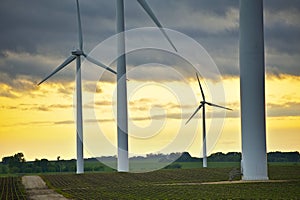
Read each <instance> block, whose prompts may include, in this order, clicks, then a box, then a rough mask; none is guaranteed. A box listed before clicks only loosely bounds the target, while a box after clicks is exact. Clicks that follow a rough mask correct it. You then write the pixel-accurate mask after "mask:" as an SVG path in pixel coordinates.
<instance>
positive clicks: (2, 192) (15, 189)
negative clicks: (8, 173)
mask: <svg viewBox="0 0 300 200" xmlns="http://www.w3.org/2000/svg"><path fill="white" fill-rule="evenodd" d="M0 199H1V200H12V199H22V200H23V199H27V198H26V195H25V190H24V188H23V186H22V183H21V177H16V176H14V177H0Z"/></svg>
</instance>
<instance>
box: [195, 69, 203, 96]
mask: <svg viewBox="0 0 300 200" xmlns="http://www.w3.org/2000/svg"><path fill="white" fill-rule="evenodd" d="M196 76H197V80H198V83H199V87H200V90H201V94H202V98H203V101H205V96H204V92H203V89H202V86H201V83H200V80H199V77H198V73H196Z"/></svg>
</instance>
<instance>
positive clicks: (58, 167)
mask: <svg viewBox="0 0 300 200" xmlns="http://www.w3.org/2000/svg"><path fill="white" fill-rule="evenodd" d="M241 157H242V154H241V153H240V152H229V153H222V152H218V153H214V154H211V155H210V156H209V157H208V158H207V159H208V162H240V161H241ZM152 158H155V159H159V160H160V161H161V162H164V161H168V160H170V159H172V160H175V159H174V158H178V159H177V160H176V162H201V161H202V159H201V158H195V157H192V156H191V155H190V154H189V153H188V152H184V153H171V154H167V155H166V154H149V155H147V156H146V157H142V156H139V157H133V158H131V159H132V160H143V159H152ZM267 158H268V162H300V154H299V152H278V151H277V152H270V153H268V156H267ZM105 159H109V160H110V159H113V160H114V159H116V157H115V156H112V157H105ZM85 160H86V163H88V162H94V161H97V159H96V158H89V159H85ZM176 162H175V164H176ZM106 168H107V167H106ZM104 169H105V166H104V165H103V164H102V163H100V162H98V163H97V164H96V165H86V166H85V171H104ZM75 171H76V160H75V159H72V160H60V157H59V156H58V157H57V160H55V161H49V160H47V159H45V158H44V159H41V160H39V159H35V160H34V161H26V160H25V157H24V154H23V153H16V154H14V155H13V156H7V157H3V158H2V162H1V163H0V174H15V173H45V172H75Z"/></svg>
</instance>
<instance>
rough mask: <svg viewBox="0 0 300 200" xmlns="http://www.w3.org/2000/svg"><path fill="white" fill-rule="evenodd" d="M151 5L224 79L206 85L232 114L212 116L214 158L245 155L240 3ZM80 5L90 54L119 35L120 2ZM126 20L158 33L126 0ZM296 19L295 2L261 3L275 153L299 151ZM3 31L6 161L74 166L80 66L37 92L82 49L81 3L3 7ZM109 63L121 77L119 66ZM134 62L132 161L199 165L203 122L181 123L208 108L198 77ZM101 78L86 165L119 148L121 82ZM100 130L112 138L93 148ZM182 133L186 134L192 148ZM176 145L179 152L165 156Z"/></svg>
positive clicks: (169, 64)
mask: <svg viewBox="0 0 300 200" xmlns="http://www.w3.org/2000/svg"><path fill="white" fill-rule="evenodd" d="M148 3H149V5H150V6H151V7H152V9H153V11H154V12H155V14H156V16H157V17H158V18H159V20H160V22H161V23H162V24H163V25H164V26H165V27H166V28H168V29H171V30H174V31H177V32H179V33H181V34H184V35H185V36H186V37H188V38H191V39H192V40H193V41H195V42H197V43H199V44H201V46H202V47H203V48H204V49H205V50H206V51H207V54H209V55H210V58H211V59H212V60H213V61H214V63H215V65H216V66H217V67H218V70H219V72H220V76H219V79H218V81H215V80H212V79H209V78H205V77H201V82H202V83H204V84H203V85H204V91H205V93H206V94H207V98H208V99H209V100H214V103H218V104H222V105H226V106H227V107H230V108H232V109H233V111H232V112H225V111H219V110H217V109H208V110H207V116H208V117H207V118H208V120H207V123H208V127H210V128H209V130H208V134H209V135H210V137H211V138H212V139H211V140H212V141H211V142H210V143H209V153H214V152H220V151H222V152H230V151H241V128H240V126H241V125H240V117H239V116H240V110H239V106H240V100H239V94H240V91H239V66H238V59H239V55H238V48H239V1H238V0H215V1H210V0H184V1H182V0H180V1H179V0H164V1H160V0H148ZM80 6H81V17H82V28H83V38H84V49H85V51H86V52H90V51H92V50H93V49H94V48H95V47H96V46H97V45H98V44H99V43H101V42H102V41H106V40H107V39H108V38H110V37H111V36H113V35H114V34H115V32H116V30H115V29H116V28H115V27H116V25H115V24H116V23H115V15H116V13H115V1H108V0H101V1H92V0H85V1H80ZM125 17H126V30H131V29H136V28H143V27H153V26H154V23H153V22H152V21H151V20H150V18H149V17H148V16H147V14H146V13H145V12H144V11H143V10H142V8H141V7H140V6H139V4H138V3H137V2H136V1H135V0H125ZM299 19H300V2H299V1H298V0H265V1H264V23H265V26H264V36H265V63H266V105H267V106H266V107H267V108H266V109H267V120H266V121H267V130H266V131H267V150H268V152H270V151H300V143H299V141H300V135H299V130H300V112H299V111H300V93H299V89H300V66H299V63H300V37H299V35H300V21H299ZM0 24H1V31H0V157H1V158H2V157H4V156H9V155H13V154H15V153H17V152H23V153H24V155H25V158H26V159H27V160H34V159H35V158H38V159H41V158H48V159H52V160H54V159H56V158H57V156H60V157H61V158H62V159H70V158H75V155H76V148H75V147H76V145H75V141H76V137H75V132H76V129H75V122H74V121H75V119H74V112H75V110H74V105H73V102H74V97H73V94H74V86H75V85H74V77H75V65H74V64H71V65H70V66H69V67H68V68H66V69H64V70H63V71H61V72H60V73H59V74H57V76H55V77H53V78H51V79H49V81H47V82H45V83H44V84H42V85H40V86H37V83H38V82H39V81H40V80H42V79H43V78H44V77H45V76H46V75H47V74H49V73H50V72H51V71H52V70H53V69H54V68H55V67H56V66H58V65H59V64H60V63H62V62H63V61H64V59H65V58H66V57H67V56H69V54H70V51H71V50H74V49H75V48H77V46H78V32H77V21H76V4H75V0H63V1H62V0H52V1H40V0H27V1H18V0H1V6H0ZM164 42H165V41H164ZM102 51H103V52H109V50H106V49H104V50H102ZM187 54H191V55H192V54H193V52H192V51H191V52H187ZM195 56H196V55H195ZM107 64H110V66H111V67H112V68H114V69H116V66H115V62H112V63H107ZM127 64H128V69H130V72H131V73H130V74H129V76H128V77H129V79H130V80H129V81H128V85H129V96H128V100H129V102H128V105H129V116H130V122H129V130H130V131H129V132H131V133H129V134H130V149H131V151H132V152H133V154H139V153H145V154H146V153H158V152H163V153H168V152H170V151H173V152H176V151H182V150H185V151H188V152H190V153H191V154H192V155H193V156H196V157H199V156H200V155H201V145H202V142H201V130H202V125H201V114H199V115H196V116H197V117H196V118H195V119H193V120H192V121H191V125H188V126H185V125H184V122H185V121H186V120H187V119H188V117H189V116H190V115H191V114H192V112H193V111H194V110H195V109H196V108H197V106H198V102H199V101H200V100H201V94H200V91H199V88H198V85H197V84H198V83H197V80H196V77H195V73H194V69H193V68H192V67H191V66H190V65H189V63H186V62H185V61H184V60H182V59H179V58H178V57H176V56H175V57H174V56H172V54H169V53H162V52H155V51H153V52H152V51H151V50H145V51H139V52H135V53H132V54H130V55H129V56H128V62H127ZM137 66H138V67H137ZM99 79H100V78H99ZM100 80H101V81H99V82H97V83H96V86H95V85H93V84H89V82H88V81H87V82H86V84H84V90H85V91H86V93H84V94H87V95H88V94H93V97H92V98H94V99H93V103H94V104H93V105H92V104H91V102H89V101H86V102H85V104H84V109H85V110H86V113H89V111H88V110H90V111H91V110H92V111H95V116H94V118H93V119H92V118H91V116H87V115H85V117H86V118H85V120H86V121H85V125H86V126H85V133H84V134H85V136H84V137H86V139H85V141H86V145H85V146H86V149H85V157H91V156H95V155H96V156H98V155H108V154H114V152H113V150H111V149H110V150H108V149H109V147H106V145H107V144H112V145H114V144H115V143H116V123H115V115H116V114H115V113H116V112H115V105H116V102H115V90H116V88H115V87H116V79H115V77H114V76H113V75H111V74H109V73H107V72H105V73H104V74H103V76H102V77H101V79H100ZM254 81H255V80H254ZM219 86H221V87H222V88H223V90H222V92H224V99H223V100H222V101H215V100H218V98H217V99H216V98H214V96H215V95H218V94H216V91H214V90H212V88H214V87H219ZM222 92H221V93H222ZM189 95H191V96H189ZM187 97H191V98H190V99H187ZM183 99H184V100H183ZM189 100H191V101H189ZM214 116H215V117H214ZM98 132H102V133H103V134H104V135H105V138H106V140H105V141H99V143H97V144H96V145H95V144H92V143H93V142H95V141H96V140H95V138H93V137H92V135H93V134H96V135H97V134H98ZM177 133H180V135H181V136H182V134H184V133H185V134H187V138H186V141H184V142H182V141H183V140H184V139H182V138H181V139H180V137H178V138H176V134H177ZM89 134H92V135H91V137H89ZM171 141H175V143H174V144H176V145H179V146H180V148H176V145H175V146H172V148H171V147H170V148H168V147H167V146H168V144H170V143H172V142H171ZM94 145H95V146H96V147H97V150H96V152H94ZM98 147H99V148H98ZM165 147H166V148H165ZM167 149H168V151H167ZM115 154H116V153H115ZM115 154H114V155H115Z"/></svg>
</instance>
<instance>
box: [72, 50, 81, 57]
mask: <svg viewBox="0 0 300 200" xmlns="http://www.w3.org/2000/svg"><path fill="white" fill-rule="evenodd" d="M72 55H74V56H82V55H83V51H82V50H79V49H76V50H74V51H72Z"/></svg>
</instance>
